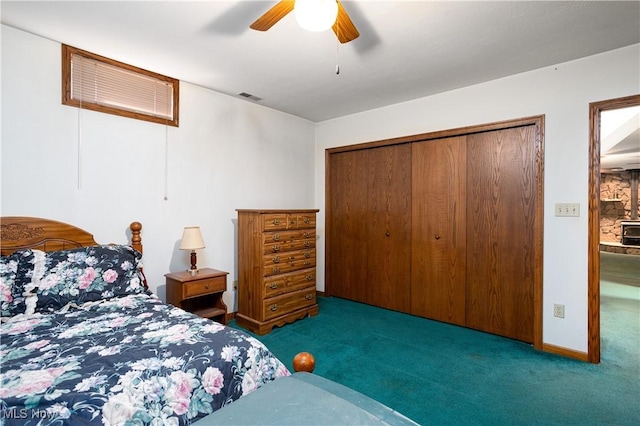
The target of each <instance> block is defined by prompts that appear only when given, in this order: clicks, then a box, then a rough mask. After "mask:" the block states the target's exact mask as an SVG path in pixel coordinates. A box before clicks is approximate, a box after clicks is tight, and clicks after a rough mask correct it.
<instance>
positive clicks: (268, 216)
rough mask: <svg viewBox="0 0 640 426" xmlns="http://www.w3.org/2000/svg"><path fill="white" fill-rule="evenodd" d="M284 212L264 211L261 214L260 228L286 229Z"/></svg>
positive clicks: (271, 229)
mask: <svg viewBox="0 0 640 426" xmlns="http://www.w3.org/2000/svg"><path fill="white" fill-rule="evenodd" d="M287 216H288V215H287V214H286V213H265V214H263V215H262V229H264V230H265V231H277V230H285V229H287Z"/></svg>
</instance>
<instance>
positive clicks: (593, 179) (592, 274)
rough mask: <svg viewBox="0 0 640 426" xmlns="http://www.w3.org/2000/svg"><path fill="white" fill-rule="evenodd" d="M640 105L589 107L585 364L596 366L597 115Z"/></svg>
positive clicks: (639, 100) (637, 100) (632, 99)
mask: <svg viewBox="0 0 640 426" xmlns="http://www.w3.org/2000/svg"><path fill="white" fill-rule="evenodd" d="M638 105H640V95H633V96H627V97H624V98H617V99H610V100H606V101H600V102H594V103H591V104H589V217H588V227H589V231H588V233H589V237H588V260H587V266H588V284H587V285H588V302H587V311H588V323H587V327H588V330H587V334H588V342H587V352H588V353H587V360H588V361H589V362H591V363H595V364H597V363H599V362H600V350H601V346H600V172H601V167H600V150H601V147H602V140H601V114H602V112H603V111H611V110H616V109H621V108H628V107H634V106H638Z"/></svg>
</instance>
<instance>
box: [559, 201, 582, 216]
mask: <svg viewBox="0 0 640 426" xmlns="http://www.w3.org/2000/svg"><path fill="white" fill-rule="evenodd" d="M556 216H558V217H579V216H580V203H556Z"/></svg>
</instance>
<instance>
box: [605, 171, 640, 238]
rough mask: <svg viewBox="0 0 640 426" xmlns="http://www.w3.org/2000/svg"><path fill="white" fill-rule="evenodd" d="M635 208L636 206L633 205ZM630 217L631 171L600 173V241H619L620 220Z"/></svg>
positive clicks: (620, 236)
mask: <svg viewBox="0 0 640 426" xmlns="http://www.w3.org/2000/svg"><path fill="white" fill-rule="evenodd" d="M635 208H636V209H637V208H638V206H635ZM630 219H631V172H629V171H622V172H618V173H603V174H601V175H600V242H602V243H607V242H609V243H621V242H622V235H621V227H620V222H621V221H623V220H630Z"/></svg>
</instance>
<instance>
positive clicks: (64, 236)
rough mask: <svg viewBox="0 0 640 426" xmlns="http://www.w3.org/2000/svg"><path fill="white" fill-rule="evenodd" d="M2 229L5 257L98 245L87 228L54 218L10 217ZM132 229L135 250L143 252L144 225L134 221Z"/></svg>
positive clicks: (3, 220)
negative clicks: (14, 254)
mask: <svg viewBox="0 0 640 426" xmlns="http://www.w3.org/2000/svg"><path fill="white" fill-rule="evenodd" d="M0 227H1V229H2V233H1V237H0V251H1V252H2V255H3V256H7V255H9V254H11V253H13V252H14V251H16V250H20V249H27V248H32V249H38V250H42V251H57V250H66V249H70V248H74V247H86V246H95V245H98V243H97V242H96V241H95V240H94V239H93V235H92V234H90V233H89V232H87V231H85V230H84V229H80V228H78V227H76V226H73V225H69V224H67V223H63V222H58V221H56V220H51V219H43V218H39V217H25V216H6V217H1V218H0ZM129 229H130V230H131V247H133V248H134V249H136V250H138V251H139V252H140V253H142V238H141V237H140V231H141V230H142V225H141V224H140V222H133V223H132V224H131V225H129Z"/></svg>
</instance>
